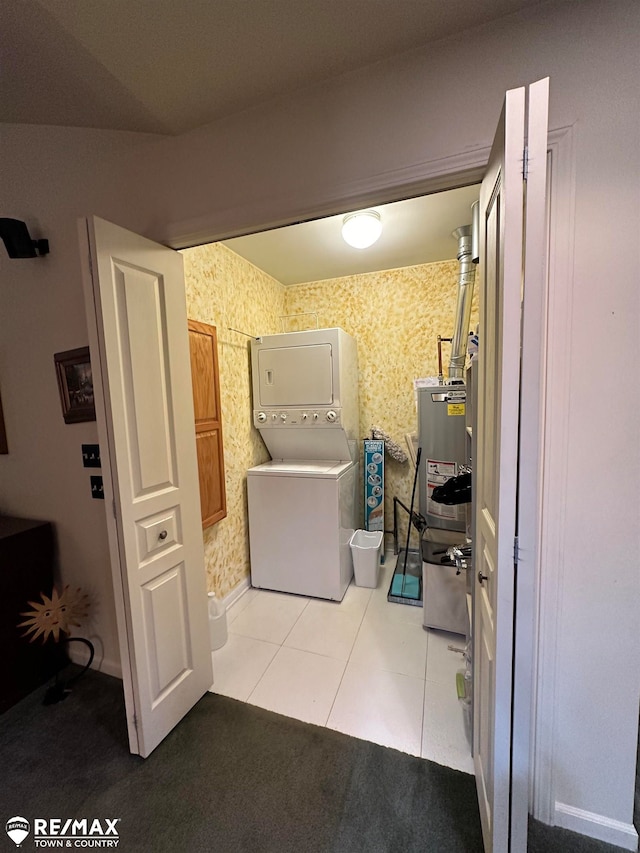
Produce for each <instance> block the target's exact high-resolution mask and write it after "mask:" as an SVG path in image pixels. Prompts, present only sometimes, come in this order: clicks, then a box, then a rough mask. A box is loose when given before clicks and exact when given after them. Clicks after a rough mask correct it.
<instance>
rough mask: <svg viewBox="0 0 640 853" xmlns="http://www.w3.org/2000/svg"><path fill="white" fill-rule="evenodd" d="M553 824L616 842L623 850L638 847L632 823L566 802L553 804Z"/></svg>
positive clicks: (636, 834) (600, 839) (609, 841)
mask: <svg viewBox="0 0 640 853" xmlns="http://www.w3.org/2000/svg"><path fill="white" fill-rule="evenodd" d="M554 822H555V825H556V826H561V827H562V828H563V829H570V830H571V831H572V832H579V833H580V834H581V835H588V836H589V837H591V838H597V839H598V841H606V842H607V843H609V844H617V845H618V847H622V848H623V849H624V850H637V849H638V833H637V831H636V828H635V826H634V825H633V824H632V823H623V822H622V821H620V820H613V819H612V818H610V817H605V816H604V815H601V814H596V813H595V812H587V811H584V810H583V809H576V808H574V807H573V806H568V805H567V804H566V803H556V804H555V821H554Z"/></svg>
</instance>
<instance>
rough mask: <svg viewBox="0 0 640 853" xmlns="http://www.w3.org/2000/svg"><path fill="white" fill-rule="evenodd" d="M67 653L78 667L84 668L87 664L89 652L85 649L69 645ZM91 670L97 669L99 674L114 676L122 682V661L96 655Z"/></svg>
mask: <svg viewBox="0 0 640 853" xmlns="http://www.w3.org/2000/svg"><path fill="white" fill-rule="evenodd" d="M67 651H68V652H69V658H70V660H71V662H72V663H75V664H78V666H84V665H85V664H86V662H87V651H86V649H85V648H76V647H75V646H73V645H72V644H69V646H68V647H67ZM91 669H95V670H97V671H98V672H104V673H105V674H106V675H112V676H113V677H114V678H119V679H121V680H122V668H121V667H120V661H113V660H109V659H108V658H99V657H98V655H96V656H95V657H94V659H93V661H92V663H91Z"/></svg>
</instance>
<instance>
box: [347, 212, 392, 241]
mask: <svg viewBox="0 0 640 853" xmlns="http://www.w3.org/2000/svg"><path fill="white" fill-rule="evenodd" d="M381 234H382V222H381V221H380V214H379V213H378V212H377V211H376V210H359V211H357V212H356V213H348V214H347V215H346V216H345V217H344V219H343V220H342V239H343V240H344V241H345V243H348V244H349V245H350V246H353V248H354V249H368V248H369V246H373V244H374V243H375V242H376V240H377V239H378V238H379V237H380V235H381Z"/></svg>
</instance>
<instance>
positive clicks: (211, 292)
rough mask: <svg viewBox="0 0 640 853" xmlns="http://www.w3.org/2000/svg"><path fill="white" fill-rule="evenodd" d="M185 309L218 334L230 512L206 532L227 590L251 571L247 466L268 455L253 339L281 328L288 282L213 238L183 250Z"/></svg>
mask: <svg viewBox="0 0 640 853" xmlns="http://www.w3.org/2000/svg"><path fill="white" fill-rule="evenodd" d="M182 255H183V257H184V269H185V281H186V290H187V315H188V316H189V318H190V319H192V320H199V321H200V322H202V323H209V324H211V325H212V326H215V327H216V330H217V333H218V357H219V361H220V406H221V409H222V432H223V441H224V464H225V477H226V490H227V517H226V518H223V519H222V520H221V521H219V522H218V523H217V524H214V525H213V526H212V527H209V528H207V529H206V530H205V531H204V549H205V563H206V568H207V582H208V588H209V590H210V591H211V592H215V593H216V594H217V595H218V596H219V597H223V596H225V595H226V594H227V593H228V592H230V591H231V590H232V589H234V588H235V587H236V586H237V585H238V584H239V583H240V582H241V581H242V580H243V579H244V578H246V577H248V576H249V527H248V521H247V489H246V480H247V469H248V468H251V467H252V466H253V465H259V464H260V463H261V462H266V461H267V460H268V459H269V454H268V452H267V450H266V448H265V446H264V444H263V442H262V439H261V438H260V435H259V433H258V431H257V430H256V429H255V428H254V427H253V425H252V414H251V381H250V376H251V374H250V365H249V363H250V356H249V339H248V338H246V337H244V336H243V335H239V334H237V333H236V332H231V331H229V327H232V328H234V329H241V330H242V331H243V332H247V333H248V334H251V335H268V334H273V333H275V332H278V331H280V319H279V318H280V316H281V315H282V314H284V313H285V311H284V290H285V289H284V287H283V285H281V284H280V283H279V282H277V281H276V280H275V279H273V278H271V276H269V275H267V274H266V273H264V272H262V270H259V269H257V268H256V267H254V266H253V265H252V264H250V263H248V262H247V261H245V260H244V259H243V258H240V257H239V256H238V255H236V254H235V253H234V252H232V251H231V250H230V249H227V248H226V246H223V245H221V244H220V243H214V244H212V245H209V246H199V247H197V248H195V249H185V250H184V251H183V252H182Z"/></svg>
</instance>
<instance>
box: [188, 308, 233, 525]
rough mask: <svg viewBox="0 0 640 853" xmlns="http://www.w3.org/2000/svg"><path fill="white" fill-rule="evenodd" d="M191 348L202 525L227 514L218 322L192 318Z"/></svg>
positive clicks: (190, 331) (190, 322)
mask: <svg viewBox="0 0 640 853" xmlns="http://www.w3.org/2000/svg"><path fill="white" fill-rule="evenodd" d="M189 350H190V353H191V378H192V383H193V408H194V412H195V423H196V450H197V454H198V479H199V481H200V506H201V510H202V526H203V528H205V527H210V526H211V525H212V524H215V522H216V521H220V519H221V518H224V517H225V516H226V514H227V502H226V493H225V486H224V456H223V445H222V417H221V414H220V380H219V371H218V341H217V337H216V329H215V326H209V325H207V324H206V323H199V322H196V321H195V320H189Z"/></svg>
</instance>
